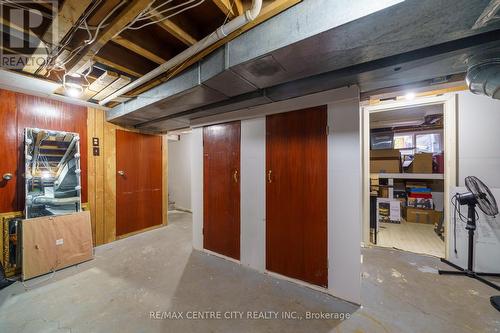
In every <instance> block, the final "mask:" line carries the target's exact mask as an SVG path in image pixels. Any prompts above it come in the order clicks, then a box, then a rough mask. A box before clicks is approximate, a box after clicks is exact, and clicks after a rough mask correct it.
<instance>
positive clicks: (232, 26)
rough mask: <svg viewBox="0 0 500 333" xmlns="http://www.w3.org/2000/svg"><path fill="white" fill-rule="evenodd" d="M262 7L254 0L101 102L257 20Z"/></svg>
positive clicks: (147, 79)
mask: <svg viewBox="0 0 500 333" xmlns="http://www.w3.org/2000/svg"><path fill="white" fill-rule="evenodd" d="M261 8H262V0H253V1H252V7H251V8H250V9H248V10H247V11H246V12H245V13H244V14H242V15H240V16H238V17H236V18H234V19H233V20H231V21H229V22H228V23H226V24H224V25H223V26H221V27H219V28H218V29H217V30H215V31H214V32H213V33H211V34H210V35H208V36H207V37H205V38H203V39H202V40H200V41H199V42H197V43H196V44H194V45H192V46H191V47H190V48H188V49H186V50H184V51H183V52H181V53H179V54H178V55H176V56H175V57H173V58H172V59H170V60H169V61H167V62H165V63H163V64H162V65H160V66H158V67H157V68H155V69H153V70H152V71H151V72H149V73H146V74H144V76H141V77H140V78H138V79H137V80H135V81H133V82H132V83H130V84H128V85H126V86H125V87H123V88H121V89H119V90H117V91H115V92H114V93H113V94H111V95H109V96H108V97H106V98H105V99H103V100H102V101H100V102H99V104H100V105H105V104H106V103H108V102H110V101H112V100H113V99H115V98H117V97H119V96H121V95H123V94H126V93H127V92H129V91H131V90H132V89H134V88H137V87H139V86H141V85H142V84H144V83H145V82H148V81H150V80H152V79H154V78H156V77H157V76H159V75H161V74H163V73H165V72H167V71H168V70H170V69H172V68H173V67H175V66H177V65H180V64H182V63H183V62H185V61H187V60H188V59H189V58H191V57H192V56H194V55H196V54H197V53H199V52H200V51H202V50H204V49H206V48H207V47H210V46H211V45H213V44H215V43H217V42H218V41H219V40H221V39H223V38H224V37H226V36H227V35H229V34H231V33H232V32H234V31H236V30H238V29H239V28H241V27H242V26H244V25H245V24H247V23H249V22H251V21H253V20H255V19H256V18H257V16H258V15H259V13H260V10H261Z"/></svg>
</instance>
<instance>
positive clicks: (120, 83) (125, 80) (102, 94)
mask: <svg viewBox="0 0 500 333" xmlns="http://www.w3.org/2000/svg"><path fill="white" fill-rule="evenodd" d="M130 81H131V80H130V78H129V77H126V76H123V75H121V76H120V77H119V78H118V79H117V80H116V81H114V82H113V83H111V84H110V85H108V86H107V87H106V88H104V89H102V90H101V91H99V93H98V94H96V95H94V96H92V99H95V100H97V101H101V100H103V99H105V98H106V97H108V96H109V95H111V94H112V93H114V92H115V91H117V90H118V89H121V88H123V87H124V86H126V85H127V84H129V83H130Z"/></svg>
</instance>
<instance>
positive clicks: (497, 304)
mask: <svg viewBox="0 0 500 333" xmlns="http://www.w3.org/2000/svg"><path fill="white" fill-rule="evenodd" d="M490 302H491V305H493V307H494V308H495V309H497V310H498V311H500V296H491V297H490Z"/></svg>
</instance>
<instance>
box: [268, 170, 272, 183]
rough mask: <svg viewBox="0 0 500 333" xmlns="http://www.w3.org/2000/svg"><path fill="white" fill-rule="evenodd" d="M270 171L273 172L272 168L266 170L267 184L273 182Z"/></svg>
mask: <svg viewBox="0 0 500 333" xmlns="http://www.w3.org/2000/svg"><path fill="white" fill-rule="evenodd" d="M272 173H273V171H272V170H269V171H268V172H267V182H268V183H269V184H271V183H272V182H273V180H272V179H271V174H272Z"/></svg>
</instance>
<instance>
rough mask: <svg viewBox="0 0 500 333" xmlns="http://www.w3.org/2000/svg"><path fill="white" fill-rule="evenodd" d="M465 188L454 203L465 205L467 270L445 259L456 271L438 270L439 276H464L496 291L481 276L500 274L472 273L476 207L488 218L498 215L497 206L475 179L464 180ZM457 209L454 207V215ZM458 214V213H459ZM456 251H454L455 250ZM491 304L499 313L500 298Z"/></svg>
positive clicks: (481, 184)
mask: <svg viewBox="0 0 500 333" xmlns="http://www.w3.org/2000/svg"><path fill="white" fill-rule="evenodd" d="M465 186H466V187H467V189H468V190H469V192H467V193H457V194H456V195H455V196H454V199H455V200H456V202H458V203H459V204H460V205H467V206H468V211H467V225H466V226H465V229H466V230H467V231H468V234H469V246H468V256H467V268H462V267H460V266H457V265H455V264H454V263H451V262H449V261H448V260H446V259H441V261H442V262H444V263H446V264H448V265H450V266H452V267H453V268H455V269H457V271H444V270H439V274H448V275H465V276H468V277H470V278H473V279H476V280H479V281H481V282H483V283H484V284H486V285H488V286H490V287H492V288H495V289H496V290H500V286H498V285H496V284H494V283H493V282H490V281H488V280H486V279H484V278H482V276H498V277H500V273H479V272H475V271H474V266H473V262H474V232H475V231H476V214H477V212H476V206H479V208H480V209H481V211H482V212H483V213H484V214H485V215H488V216H493V217H494V216H496V215H498V206H497V203H496V200H495V197H493V194H491V191H490V190H489V188H488V187H487V186H486V185H485V184H484V183H483V182H482V181H481V180H479V179H478V178H477V177H474V176H469V177H467V178H465ZM456 210H457V207H456V205H455V213H456ZM459 214H460V212H459ZM455 251H456V250H455ZM490 301H491V304H492V305H493V306H494V307H495V308H496V309H497V310H499V311H500V296H493V297H491V299H490Z"/></svg>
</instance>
